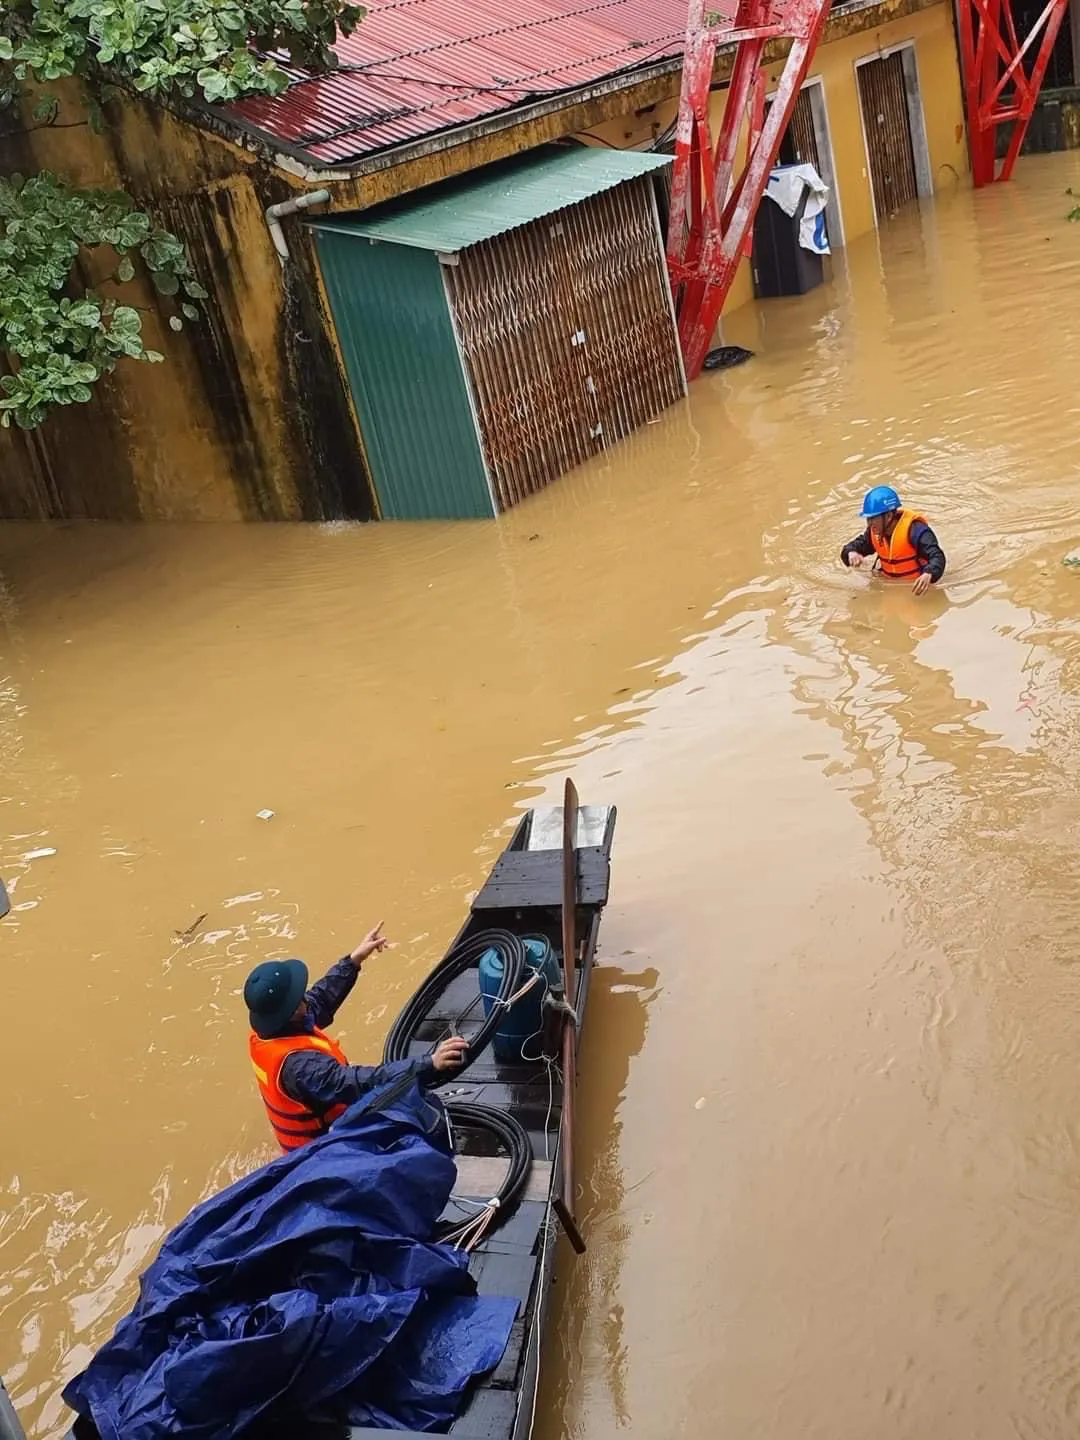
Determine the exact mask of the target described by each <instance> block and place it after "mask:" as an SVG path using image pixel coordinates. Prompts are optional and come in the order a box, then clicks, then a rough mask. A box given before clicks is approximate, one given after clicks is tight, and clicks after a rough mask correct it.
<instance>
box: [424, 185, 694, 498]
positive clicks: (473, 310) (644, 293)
mask: <svg viewBox="0 0 1080 1440" xmlns="http://www.w3.org/2000/svg"><path fill="white" fill-rule="evenodd" d="M445 273H446V281H447V288H448V290H449V293H450V297H451V302H452V304H453V308H454V318H455V322H456V326H457V332H458V335H459V337H460V340H461V346H462V350H463V352H464V355H465V360H466V364H467V367H468V372H469V377H470V380H471V384H472V393H473V401H474V406H475V410H476V415H477V420H478V423H479V426H480V432H481V435H482V436H483V442H484V454H485V456H486V458H487V464H488V472H489V474H490V476H491V482H492V485H493V487H494V489H495V492H496V495H497V498H498V501H499V505H500V508H502V509H506V508H508V507H509V506H511V505H514V504H516V503H517V502H518V501H520V500H522V499H524V498H525V497H526V496H527V495H531V494H533V493H534V492H535V491H537V490H539V489H542V488H543V487H544V486H545V485H547V484H549V483H550V482H551V481H552V480H554V479H555V478H556V477H557V476H559V475H562V474H564V473H565V472H566V471H567V470H571V469H573V467H574V466H575V465H579V464H581V463H582V461H584V460H587V459H588V458H589V457H590V456H591V455H595V454H597V453H598V452H599V451H601V450H606V449H607V448H608V447H609V446H611V445H614V444H616V443H617V441H619V440H621V439H623V437H624V436H626V435H628V434H630V432H631V431H632V430H635V429H637V428H638V426H640V425H643V424H644V423H645V422H646V421H647V420H650V419H652V418H653V416H655V415H658V414H659V413H660V411H662V410H664V409H666V408H667V406H668V405H671V404H672V403H673V402H674V401H676V400H678V399H679V398H680V397H681V396H682V395H683V394H685V391H686V379H685V376H684V373H683V367H682V358H681V355H680V352H679V344H678V338H677V336H676V332H675V322H674V317H673V315H672V311H671V293H670V290H669V288H668V281H667V273H666V269H665V266H664V259H663V251H662V248H661V244H660V231H659V226H658V224H657V220H656V202H655V200H654V198H653V194H652V187H651V182H650V181H649V179H648V178H646V177H644V176H641V177H639V178H637V179H635V180H633V181H631V182H630V183H629V184H625V185H620V186H618V187H616V188H614V189H609V190H606V191H605V192H604V193H602V194H597V195H593V196H591V197H590V198H589V199H587V200H584V201H583V202H582V203H580V204H577V205H573V206H571V207H570V208H567V209H560V210H559V212H558V214H557V215H549V216H547V217H545V218H543V219H539V220H536V221H534V222H532V223H531V224H529V225H526V226H524V227H521V228H518V229H514V230H512V231H510V232H509V233H505V234H502V235H500V236H498V237H497V238H494V239H491V240H485V241H484V242H483V243H481V244H479V245H476V246H474V247H472V248H470V249H468V250H465V251H464V252H463V253H462V254H461V256H460V257H459V261H458V264H457V265H455V266H448V267H447V269H446V272H445Z"/></svg>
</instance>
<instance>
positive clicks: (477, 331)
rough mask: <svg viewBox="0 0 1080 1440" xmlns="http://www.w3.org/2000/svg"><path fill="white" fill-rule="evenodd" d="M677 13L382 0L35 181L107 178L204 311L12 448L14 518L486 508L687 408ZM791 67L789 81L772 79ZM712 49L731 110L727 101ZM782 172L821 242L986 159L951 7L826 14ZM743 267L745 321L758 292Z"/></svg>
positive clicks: (858, 229)
mask: <svg viewBox="0 0 1080 1440" xmlns="http://www.w3.org/2000/svg"><path fill="white" fill-rule="evenodd" d="M685 25H686V11H685V5H684V4H683V3H682V0H679V3H675V0H647V3H645V4H633V5H631V4H628V3H626V0H611V3H608V4H600V5H590V6H588V7H586V8H583V9H579V10H572V9H570V8H561V9H560V8H556V7H554V6H552V5H549V4H547V3H544V0H528V3H526V4H525V5H524V6H523V7H520V6H519V7H517V9H516V10H515V11H514V12H513V14H512V16H511V15H508V16H507V18H506V19H505V20H503V21H501V22H499V23H497V24H496V23H493V21H492V11H491V8H490V7H489V6H486V5H484V4H481V3H479V0H454V3H453V4H451V3H449V0H373V3H371V5H370V6H369V13H368V15H367V17H366V18H365V19H364V21H363V22H362V23H361V25H360V26H359V27H358V29H357V30H356V32H355V33H354V34H353V35H352V36H351V37H350V38H349V39H347V40H342V41H341V42H340V44H339V47H338V49H339V52H340V58H341V60H342V66H341V68H340V69H339V70H337V71H335V72H333V73H332V74H329V75H309V74H305V73H302V72H295V73H293V74H292V76H291V84H290V86H289V88H288V89H287V90H286V91H285V92H284V93H283V94H282V95H281V96H278V97H276V98H272V99H270V98H258V99H252V100H248V101H245V102H243V103H241V104H238V105H234V106H231V107H227V108H213V107H194V106H188V107H185V108H183V109H170V110H165V109H162V108H160V107H157V106H153V105H150V104H148V103H146V102H144V101H141V100H138V99H136V98H134V97H131V98H122V97H121V98H117V99H114V100H112V101H110V102H109V105H108V117H107V118H108V124H107V125H106V126H105V128H104V130H103V132H102V133H101V134H95V133H94V132H93V131H92V130H91V129H89V128H87V127H82V128H74V127H73V128H60V127H49V126H45V127H41V128H38V129H35V130H33V131H31V132H28V133H26V134H25V135H23V136H21V137H19V140H18V149H19V152H20V153H19V156H18V164H19V168H21V169H34V168H41V169H50V170H54V171H57V172H59V173H65V174H71V175H73V176H75V177H76V178H77V180H78V181H79V183H84V184H95V185H111V186H119V187H121V188H123V189H125V190H127V191H128V192H129V193H131V194H132V195H134V196H135V197H136V198H137V199H138V201H139V202H140V203H141V204H143V205H145V206H146V207H147V208H148V209H150V210H152V211H153V212H154V214H155V215H157V216H158V217H160V219H161V221H162V223H163V224H165V225H167V226H168V227H169V228H171V229H172V230H174V231H175V232H176V233H177V234H179V235H180V236H181V238H182V239H183V240H184V241H185V243H186V245H187V247H188V251H189V254H190V257H191V260H192V263H193V265H194V268H195V270H196V272H197V274H198V276H199V279H200V280H201V281H202V283H203V284H204V286H205V287H206V289H207V290H208V291H209V292H210V299H209V300H208V301H207V303H206V314H205V316H204V318H203V319H202V320H201V321H199V322H198V323H194V324H190V325H188V326H187V327H186V328H185V329H184V331H183V332H182V333H180V334H174V333H173V332H172V331H171V329H170V327H169V316H170V307H171V302H170V301H168V300H167V299H163V298H162V297H159V296H156V295H154V294H153V293H151V292H150V291H149V290H147V291H146V293H145V294H144V295H143V296H142V297H141V302H140V303H141V304H142V305H143V306H144V308H145V309H146V310H147V312H148V317H147V329H148V331H149V341H150V343H151V344H153V345H155V347H156V348H158V349H160V350H162V351H163V352H164V353H165V355H166V360H167V363H165V364H163V365H154V366H150V365H137V364H127V363H126V364H122V365H121V366H120V367H118V368H117V370H116V371H115V372H114V373H113V374H112V375H110V376H108V377H106V378H105V379H104V380H103V381H101V382H100V383H99V385H98V387H97V390H96V393H95V396H94V398H93V400H92V401H91V402H89V403H88V404H85V405H72V406H68V407H65V408H64V409H62V410H59V411H56V412H54V413H53V414H52V415H50V417H49V418H48V420H47V421H46V422H45V424H44V425H42V426H41V427H39V429H37V430H35V431H32V432H20V431H17V430H15V429H11V430H5V431H3V432H0V477H2V479H0V515H2V516H4V517H7V518H75V517H89V518H103V519H140V518H141V519H183V520H195V519H214V520H226V519H266V520H271V519H310V520H315V519H319V520H324V519H359V520H368V519H375V518H412V519H423V518H443V517H460V518H481V517H486V516H492V515H494V514H497V513H498V512H499V511H500V510H503V509H505V508H507V507H509V506H511V505H514V504H516V503H518V502H520V501H521V500H523V499H525V498H526V497H527V496H528V495H530V494H532V493H533V492H535V491H536V490H537V489H539V488H541V487H542V486H544V485H546V484H548V483H550V482H551V481H552V480H554V479H555V478H556V477H557V476H559V475H562V474H564V473H566V472H567V471H569V470H571V469H573V467H574V466H576V465H577V464H579V463H581V462H582V461H583V460H585V459H587V458H588V457H589V456H591V455H594V454H596V453H598V452H599V451H602V450H604V449H606V448H608V447H610V446H611V445H614V444H617V443H618V442H619V441H620V440H621V439H622V438H623V437H624V436H625V435H627V434H628V433H629V432H630V431H632V430H633V429H634V428H636V427H637V426H639V425H641V424H643V423H645V422H646V421H647V420H649V419H651V418H653V417H654V416H655V415H656V414H658V413H659V412H660V411H661V410H662V409H664V408H665V407H666V406H669V405H672V404H677V403H680V402H681V400H682V397H683V396H684V394H685V391H686V381H685V376H684V373H683V369H682V363H681V359H680V354H679V347H678V343H677V339H676V333H675V322H674V314H673V310H672V301H671V294H670V289H669V286H668V284H667V278H666V269H665V264H664V254H663V249H664V246H663V231H664V228H665V224H666V212H667V196H668V186H669V176H670V164H671V156H672V152H673V132H674V120H675V115H676V111H677V105H678V94H679V86H680V72H681V52H682V46H683V38H684V31H685ZM781 61H782V54H781V53H778V54H777V55H776V63H775V64H774V65H773V66H772V72H771V73H774V74H775V73H776V72H778V70H779V66H780V63H781ZM729 70H730V55H729V54H724V53H721V55H720V58H719V62H718V65H717V68H716V73H715V77H714V85H713V92H712V104H713V108H714V112H715V118H716V120H717V121H719V118H720V116H721V115H722V113H723V107H724V105H725V102H726V94H727V91H726V80H727V75H728V72H729ZM781 158H782V159H786V160H803V161H808V162H810V163H813V164H814V166H815V167H816V168H817V170H818V171H819V173H820V174H821V176H822V177H823V178H824V180H825V181H826V183H827V184H828V185H829V187H830V197H829V203H828V207H827V224H828V231H829V237H830V241H831V244H832V246H833V248H834V249H835V248H838V247H842V246H844V245H851V244H853V243H855V242H856V241H858V240H859V239H860V238H861V237H863V236H866V235H867V234H869V233H871V232H873V230H874V229H875V227H878V226H883V225H887V224H888V223H889V221H890V219H891V218H892V217H893V216H894V215H896V214H897V213H898V212H900V211H901V210H902V209H904V207H906V206H907V205H910V204H912V203H914V202H916V201H917V200H918V199H919V197H925V196H930V195H932V194H933V193H934V191H935V188H936V187H938V186H939V185H940V184H946V183H947V184H955V183H956V180H957V178H958V177H959V176H960V175H962V174H963V173H964V171H965V170H966V169H967V148H966V138H965V125H964V108H963V101H962V96H961V86H960V79H959V72H958V62H957V49H956V36H955V29H954V20H953V10H952V7H951V5H950V4H948V3H945V0H874V3H865V0H853V3H848V4H840V5H837V6H835V7H834V9H833V12H832V14H831V17H830V19H829V21H828V24H827V28H826V31H825V35H824V38H823V41H822V43H821V44H820V46H819V47H818V50H817V52H816V55H815V57H814V61H813V64H812V67H811V72H810V74H809V77H808V79H807V81H806V84H805V86H804V87H803V90H802V92H801V94H800V97H799V100H798V103H797V105H796V109H795V112H794V115H793V117H792V120H791V123H790V125H789V127H788V131H787V134H786V136H785V139H784V145H783V148H782V151H781ZM752 294H753V284H752V277H751V268H750V264H749V261H746V262H745V263H744V264H743V266H742V269H741V271H740V273H739V275H738V276H737V278H736V281H735V284H734V286H733V288H732V291H731V293H730V295H729V297H728V302H727V303H728V311H730V310H731V309H734V308H735V307H737V306H739V305H741V304H745V303H746V302H747V301H749V300H750V299H751V298H752Z"/></svg>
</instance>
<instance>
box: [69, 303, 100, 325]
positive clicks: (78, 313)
mask: <svg viewBox="0 0 1080 1440" xmlns="http://www.w3.org/2000/svg"><path fill="white" fill-rule="evenodd" d="M68 319H69V320H70V321H71V323H72V324H73V325H84V326H85V327H86V328H87V329H88V330H90V329H92V328H93V327H94V326H95V325H100V324H101V311H100V309H99V308H98V306H96V305H95V304H94V303H93V301H92V300H82V301H80V303H79V304H78V305H73V306H72V307H71V309H70V310H69V311H68Z"/></svg>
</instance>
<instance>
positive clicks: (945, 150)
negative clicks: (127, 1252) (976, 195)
mask: <svg viewBox="0 0 1080 1440" xmlns="http://www.w3.org/2000/svg"><path fill="white" fill-rule="evenodd" d="M838 18H839V17H838ZM850 18H851V19H852V20H854V19H856V18H857V17H855V16H852V17H850ZM909 41H911V42H913V43H914V45H915V54H916V60H917V64H918V71H919V88H920V92H921V95H922V104H923V116H924V124H925V126H926V139H927V146H928V149H929V151H930V169H931V173H932V175H933V177H934V184H935V188H936V187H937V186H938V185H940V184H950V183H951V184H955V182H956V177H957V176H958V175H963V174H965V173H966V171H967V169H968V157H967V140H966V138H965V129H964V106H963V96H962V93H961V89H960V76H959V69H958V62H957V54H956V43H955V40H954V38H953V18H952V7H951V5H949V4H948V3H941V4H936V5H932V6H930V7H929V8H926V9H922V10H919V11H917V12H915V13H913V14H908V15H903V16H901V17H899V18H897V19H894V20H890V21H888V22H887V23H886V24H883V25H881V26H880V27H878V28H876V29H869V30H863V31H860V32H857V33H854V34H846V35H839V36H837V37H836V38H833V39H829V38H827V39H826V43H823V44H822V45H820V46H819V47H818V51H817V54H816V55H815V56H814V58H813V60H812V61H811V66H810V73H809V76H808V79H811V80H813V79H820V80H821V81H822V82H823V86H824V90H825V106H826V111H827V114H828V121H829V135H830V139H831V142H832V151H833V165H834V168H835V174H836V188H837V191H838V194H839V199H840V207H841V213H842V217H843V225H844V243H845V244H846V245H851V244H852V243H853V242H855V241H857V240H859V238H860V237H863V236H865V235H867V234H868V233H869V232H871V231H873V229H874V204H873V196H872V192H871V188H870V177H869V172H868V170H867V163H866V150H865V145H864V141H863V130H862V119H861V114H860V107H859V93H858V86H857V81H856V77H855V65H856V62H857V61H858V60H862V59H864V58H866V57H870V56H874V55H877V54H879V53H881V52H882V51H886V50H890V49H892V48H893V47H894V46H897V45H903V44H905V43H907V42H909ZM782 69H783V64H782V62H776V63H774V64H771V65H769V66H768V67H767V72H768V75H769V77H770V78H769V87H770V89H772V87H773V86H774V85H775V83H776V81H777V79H778V78H779V76H780V73H781V71H782ZM727 94H728V92H727V90H718V91H715V92H714V93H713V97H712V109H711V115H710V120H711V123H712V126H713V136H714V139H715V137H716V135H717V134H718V133H719V129H720V124H721V122H722V120H723V116H724V106H725V104H726V102H727ZM676 111H677V103H676V102H669V103H667V104H661V105H658V106H657V107H656V110H655V112H654V113H652V114H650V115H649V116H648V120H649V121H650V122H651V124H652V126H653V127H655V129H656V130H657V131H660V130H662V129H664V128H665V127H666V126H667V125H669V124H670V123H671V121H672V120H673V119H674V117H675V114H676ZM630 122H633V123H630ZM594 134H597V135H598V136H599V137H600V138H602V139H604V140H607V141H608V143H613V144H615V143H621V144H627V145H629V144H635V143H638V141H637V140H632V139H630V138H629V137H630V136H631V135H638V136H640V137H641V138H647V134H644V135H643V134H642V131H641V125H640V121H637V120H636V118H635V117H629V120H628V122H627V123H624V124H620V123H619V122H612V123H611V124H610V125H609V126H608V127H606V128H605V129H603V130H598V131H596V132H594ZM618 136H624V137H625V138H622V139H617V138H616V137H618ZM744 146H745V134H744V140H743V145H742V146H741V147H740V149H741V151H742V153H745V151H744ZM753 293H754V292H753V281H752V278H751V274H750V263H749V261H744V262H743V264H742V265H741V266H740V267H739V271H738V274H737V275H736V277H735V281H734V283H733V285H732V287H731V291H730V293H729V295H728V299H727V304H726V305H725V307H724V311H725V314H728V313H730V312H731V311H732V310H735V309H737V308H738V307H739V306H740V305H745V304H746V302H747V301H748V300H751V299H752V298H753Z"/></svg>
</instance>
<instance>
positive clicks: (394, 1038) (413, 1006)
mask: <svg viewBox="0 0 1080 1440" xmlns="http://www.w3.org/2000/svg"><path fill="white" fill-rule="evenodd" d="M486 950H496V951H498V953H499V955H500V957H501V958H502V962H503V973H502V984H501V985H500V986H499V994H498V996H497V998H496V1002H495V1004H494V1005H493V1006H492V1007H491V1014H490V1015H488V1016H487V1017H486V1019H485V1020H484V1022H483V1024H482V1025H481V1026H480V1029H479V1030H478V1031H477V1032H476V1034H475V1035H474V1036H473V1037H472V1038H471V1039H470V1040H469V1050H468V1057H467V1059H466V1061H465V1064H464V1065H462V1066H461V1067H460V1068H459V1069H457V1070H446V1071H443V1072H442V1074H441V1075H440V1076H439V1077H438V1079H437V1080H436V1082H435V1083H436V1084H437V1085H445V1084H446V1082H447V1081H448V1080H453V1079H455V1078H456V1077H457V1076H458V1075H460V1074H461V1073H462V1071H463V1070H466V1069H468V1067H469V1066H470V1065H471V1064H472V1062H473V1061H474V1060H475V1059H476V1057H477V1056H478V1055H479V1054H480V1053H481V1051H483V1050H485V1049H486V1048H487V1046H488V1045H489V1044H490V1043H491V1041H492V1039H493V1038H494V1035H495V1032H496V1030H498V1028H499V1026H500V1025H501V1024H502V1022H503V1020H504V1018H505V1011H506V1004H505V1002H506V1001H507V1000H509V999H510V997H511V995H513V994H515V992H516V991H517V990H519V989H520V988H521V985H522V983H523V981H524V979H525V976H526V971H527V969H528V965H527V959H526V951H525V945H524V943H523V941H522V939H521V936H520V935H514V934H512V933H511V932H510V931H509V930H481V931H480V932H479V933H478V934H476V935H472V936H470V937H469V939H468V940H464V941H462V943H461V944H460V945H458V946H456V947H455V948H454V949H453V950H451V951H450V953H449V955H447V956H446V957H445V959H443V960H442V961H441V962H440V963H439V964H438V965H437V966H436V967H435V969H434V970H433V971H432V972H431V974H430V975H429V976H428V977H427V979H426V980H425V981H424V982H423V984H422V985H421V986H420V988H419V989H418V990H417V991H416V993H415V994H414V995H413V996H412V997H411V999H409V1000H408V1001H407V1002H406V1004H405V1006H404V1008H403V1009H402V1011H401V1014H400V1015H399V1016H398V1017H397V1019H396V1020H395V1021H394V1023H393V1025H391V1027H390V1033H389V1034H388V1035H387V1037H386V1044H385V1045H384V1046H383V1061H384V1062H386V1063H389V1061H391V1060H407V1059H408V1058H409V1046H410V1044H411V1043H412V1040H413V1038H414V1036H415V1035H416V1032H417V1030H419V1028H420V1026H421V1025H422V1024H423V1023H424V1021H425V1020H426V1019H427V1017H428V1015H429V1013H430V1011H431V1009H432V1007H433V1006H434V1004H435V1002H436V1000H438V998H439V996H440V995H441V994H442V993H443V991H444V990H446V989H447V988H448V987H449V985H450V984H451V982H452V981H454V980H456V979H457V977H458V976H459V975H463V974H464V973H465V971H466V970H471V969H473V968H474V967H476V966H478V965H479V963H480V957H481V956H482V955H483V954H484V952H485V951H486ZM477 985H479V976H478V977H477Z"/></svg>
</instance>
